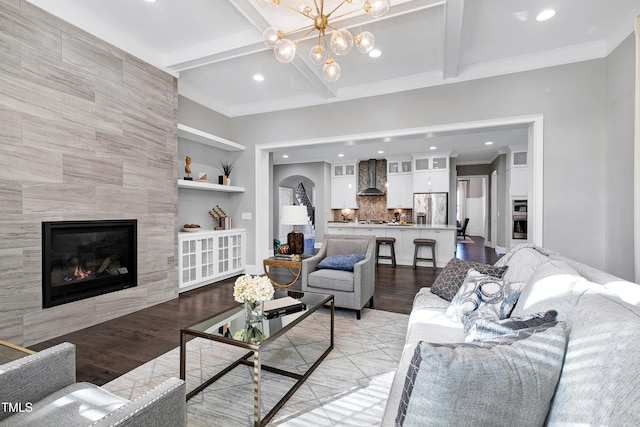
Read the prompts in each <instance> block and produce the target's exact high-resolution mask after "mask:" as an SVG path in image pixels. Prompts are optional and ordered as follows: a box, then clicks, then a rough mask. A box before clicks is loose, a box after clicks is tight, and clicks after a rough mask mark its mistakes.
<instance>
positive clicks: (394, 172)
mask: <svg viewBox="0 0 640 427" xmlns="http://www.w3.org/2000/svg"><path fill="white" fill-rule="evenodd" d="M412 171H413V161H412V160H411V159H410V158H388V159H387V208H388V209H396V208H401V209H412V208H413V174H412Z"/></svg>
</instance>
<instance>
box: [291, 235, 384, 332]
mask: <svg viewBox="0 0 640 427" xmlns="http://www.w3.org/2000/svg"><path fill="white" fill-rule="evenodd" d="M375 249H376V239H375V237H374V236H358V235H340V234H325V235H324V243H323V244H322V247H321V248H320V251H319V252H318V253H317V254H316V255H315V256H313V257H311V258H307V259H305V260H303V261H302V274H301V276H302V291H303V292H304V291H309V292H319V293H325V294H333V296H334V300H335V306H336V307H341V308H350V309H352V310H356V317H357V318H358V319H360V312H361V310H362V309H363V308H364V306H365V305H366V304H367V301H368V302H369V307H370V308H373V294H374V292H375V282H376V277H375V273H376V269H375V267H376V266H375V262H376V257H375Z"/></svg>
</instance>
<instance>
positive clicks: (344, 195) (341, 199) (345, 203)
mask: <svg viewBox="0 0 640 427" xmlns="http://www.w3.org/2000/svg"><path fill="white" fill-rule="evenodd" d="M356 207H357V204H356V177H355V176H347V177H342V178H340V177H335V178H332V179H331V209H347V208H348V209H355V208H356Z"/></svg>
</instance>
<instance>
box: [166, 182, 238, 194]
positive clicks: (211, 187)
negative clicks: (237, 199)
mask: <svg viewBox="0 0 640 427" xmlns="http://www.w3.org/2000/svg"><path fill="white" fill-rule="evenodd" d="M178 188H191V189H193V190H205V191H221V192H226V193H244V187H235V186H233V185H220V184H214V183H211V182H198V181H187V180H184V179H178Z"/></svg>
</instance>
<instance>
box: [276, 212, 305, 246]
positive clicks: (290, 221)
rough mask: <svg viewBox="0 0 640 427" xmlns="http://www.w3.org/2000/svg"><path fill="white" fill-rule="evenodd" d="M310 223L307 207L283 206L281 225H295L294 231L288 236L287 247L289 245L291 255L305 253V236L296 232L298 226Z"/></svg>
mask: <svg viewBox="0 0 640 427" xmlns="http://www.w3.org/2000/svg"><path fill="white" fill-rule="evenodd" d="M308 221H309V219H308V217H307V207H306V206H301V205H298V206H282V208H281V210H280V224H281V225H293V230H291V233H289V234H287V245H289V253H290V254H293V255H301V254H302V253H303V252H304V234H303V233H301V232H299V231H298V230H296V225H304V224H306V223H307V222H308Z"/></svg>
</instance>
